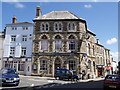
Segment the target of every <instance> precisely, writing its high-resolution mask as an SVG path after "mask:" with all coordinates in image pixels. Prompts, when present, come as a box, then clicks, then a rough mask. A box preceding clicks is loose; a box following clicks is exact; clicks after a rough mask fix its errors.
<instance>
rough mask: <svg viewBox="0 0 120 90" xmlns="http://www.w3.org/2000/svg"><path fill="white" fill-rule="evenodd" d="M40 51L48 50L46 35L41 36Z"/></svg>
mask: <svg viewBox="0 0 120 90" xmlns="http://www.w3.org/2000/svg"><path fill="white" fill-rule="evenodd" d="M41 39H42V40H41V50H48V40H47V39H48V38H47V36H46V35H43V36H42V38H41Z"/></svg>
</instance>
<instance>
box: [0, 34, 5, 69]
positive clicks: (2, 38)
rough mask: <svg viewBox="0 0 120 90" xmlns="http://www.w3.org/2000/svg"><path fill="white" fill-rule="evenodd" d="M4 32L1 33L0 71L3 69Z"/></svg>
mask: <svg viewBox="0 0 120 90" xmlns="http://www.w3.org/2000/svg"><path fill="white" fill-rule="evenodd" d="M3 41H4V32H0V69H1V68H2V57H3Z"/></svg>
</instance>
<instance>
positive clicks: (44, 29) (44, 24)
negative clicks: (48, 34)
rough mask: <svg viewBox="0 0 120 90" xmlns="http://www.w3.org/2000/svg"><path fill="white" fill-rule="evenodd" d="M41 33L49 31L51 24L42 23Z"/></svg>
mask: <svg viewBox="0 0 120 90" xmlns="http://www.w3.org/2000/svg"><path fill="white" fill-rule="evenodd" d="M41 31H49V24H48V23H42V24H41Z"/></svg>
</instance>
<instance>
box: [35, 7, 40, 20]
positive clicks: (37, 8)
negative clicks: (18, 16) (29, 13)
mask: <svg viewBox="0 0 120 90" xmlns="http://www.w3.org/2000/svg"><path fill="white" fill-rule="evenodd" d="M40 17H41V10H40V6H37V7H36V18H40Z"/></svg>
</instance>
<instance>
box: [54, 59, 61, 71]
mask: <svg viewBox="0 0 120 90" xmlns="http://www.w3.org/2000/svg"><path fill="white" fill-rule="evenodd" d="M56 68H61V60H60V59H59V58H56V59H55V69H56Z"/></svg>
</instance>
